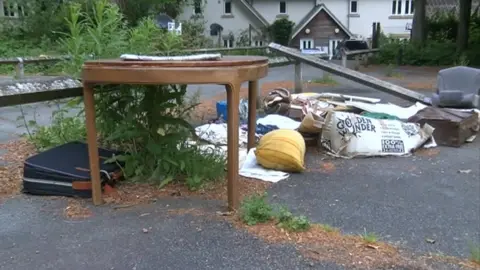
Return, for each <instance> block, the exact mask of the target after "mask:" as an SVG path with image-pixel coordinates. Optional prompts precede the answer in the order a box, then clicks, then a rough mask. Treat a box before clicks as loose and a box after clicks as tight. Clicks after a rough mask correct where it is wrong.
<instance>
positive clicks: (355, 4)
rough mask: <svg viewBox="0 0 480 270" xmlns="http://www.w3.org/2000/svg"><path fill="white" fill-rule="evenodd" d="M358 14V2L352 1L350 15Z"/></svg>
mask: <svg viewBox="0 0 480 270" xmlns="http://www.w3.org/2000/svg"><path fill="white" fill-rule="evenodd" d="M357 13H358V1H357V0H350V14H357Z"/></svg>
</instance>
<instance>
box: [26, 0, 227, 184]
mask: <svg viewBox="0 0 480 270" xmlns="http://www.w3.org/2000/svg"><path fill="white" fill-rule="evenodd" d="M67 15H68V16H67V17H66V24H67V29H68V31H67V32H64V33H62V35H61V36H62V37H61V38H60V40H59V48H60V49H61V50H62V51H63V52H64V53H66V54H68V55H70V56H71V60H69V61H65V62H63V63H61V64H60V67H61V68H62V71H63V72H65V73H66V74H69V75H71V76H79V74H80V71H81V66H82V64H83V62H84V61H85V60H88V59H96V58H111V57H118V56H119V55H120V54H122V53H125V52H130V53H152V52H158V51H159V52H162V53H163V54H166V55H167V54H174V53H175V52H177V51H178V50H180V49H182V48H184V39H183V38H182V37H181V36H177V35H175V34H172V33H169V32H166V31H164V30H162V29H160V28H158V27H157V26H156V24H155V22H154V21H153V20H152V19H151V18H149V17H146V18H144V19H142V20H140V21H139V22H138V23H137V24H136V26H134V27H130V26H129V25H128V24H126V23H125V20H124V18H123V15H122V13H121V12H120V9H119V7H118V6H117V5H115V4H112V3H110V1H108V0H99V1H96V2H95V3H94V4H93V5H92V6H91V10H89V11H88V10H87V11H86V10H84V8H83V6H82V5H81V4H79V3H72V4H70V5H69V9H68V14H67ZM98 88H99V89H98V90H100V91H97V93H98V94H97V95H96V106H97V128H98V131H99V137H100V138H99V139H100V141H101V143H102V145H103V146H105V147H112V148H117V149H120V150H123V151H124V152H125V153H126V154H125V155H121V156H116V157H114V158H113V159H111V160H109V162H120V161H121V162H124V163H125V166H124V168H123V172H124V174H125V177H126V178H127V179H129V180H131V181H141V182H148V183H155V184H158V185H160V186H163V185H165V184H168V183H170V182H172V181H184V182H185V183H186V185H187V186H188V187H189V188H190V189H192V190H195V189H198V188H201V187H202V186H203V185H204V184H205V183H208V182H209V181H215V180H218V179H222V178H223V176H224V173H225V170H224V166H225V158H224V155H223V153H222V154H219V151H215V150H213V151H204V150H201V149H200V148H199V147H196V146H195V145H194V144H192V143H188V141H189V140H191V138H192V137H194V132H193V129H192V127H191V126H190V124H189V123H188V122H187V119H189V117H190V114H191V113H192V111H193V109H194V108H195V106H196V105H197V103H196V100H189V99H186V98H185V95H186V85H167V86H127V85H108V86H102V87H98ZM106 90H115V91H106ZM80 104H81V99H74V100H72V101H70V102H69V103H68V104H66V105H65V106H64V107H63V109H64V110H68V109H71V108H72V107H75V106H78V105H80ZM63 109H62V110H59V111H58V112H56V113H55V115H54V116H53V124H52V125H51V126H49V127H38V126H37V127H36V131H34V132H31V133H30V134H29V138H30V140H31V141H32V142H34V143H35V144H36V145H37V147H38V148H39V149H46V148H49V147H53V146H56V145H58V144H61V143H64V142H65V141H69V140H72V139H75V140H77V139H84V138H85V137H84V136H85V130H84V129H83V126H84V123H83V119H84V116H83V111H82V110H80V114H79V116H66V115H65V114H64V111H63ZM24 124H26V125H27V126H30V127H35V125H36V124H35V123H33V122H24ZM79 137H82V138H79Z"/></svg>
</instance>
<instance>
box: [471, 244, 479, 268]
mask: <svg viewBox="0 0 480 270" xmlns="http://www.w3.org/2000/svg"><path fill="white" fill-rule="evenodd" d="M470 260H471V261H472V262H475V263H478V264H480V245H478V244H471V245H470Z"/></svg>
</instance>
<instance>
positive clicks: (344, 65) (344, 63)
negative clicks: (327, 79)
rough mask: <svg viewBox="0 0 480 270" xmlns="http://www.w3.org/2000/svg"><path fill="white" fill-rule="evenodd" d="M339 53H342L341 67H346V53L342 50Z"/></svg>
mask: <svg viewBox="0 0 480 270" xmlns="http://www.w3.org/2000/svg"><path fill="white" fill-rule="evenodd" d="M341 54H342V66H343V67H345V68H346V67H347V54H346V53H345V52H344V51H343V50H342V51H341Z"/></svg>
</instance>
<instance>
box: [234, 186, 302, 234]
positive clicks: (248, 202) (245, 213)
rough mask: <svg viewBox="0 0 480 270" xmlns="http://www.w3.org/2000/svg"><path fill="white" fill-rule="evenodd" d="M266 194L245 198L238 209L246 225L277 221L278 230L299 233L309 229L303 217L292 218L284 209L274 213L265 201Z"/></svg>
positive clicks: (281, 208)
mask: <svg viewBox="0 0 480 270" xmlns="http://www.w3.org/2000/svg"><path fill="white" fill-rule="evenodd" d="M266 200H267V193H264V194H254V195H251V196H249V197H247V198H245V199H244V200H243V202H242V205H241V207H240V218H241V219H242V221H243V222H244V223H245V224H247V225H250V226H251V225H256V224H258V223H265V222H268V221H270V220H272V219H273V218H276V219H277V225H278V226H279V227H280V228H283V229H286V230H288V231H290V232H301V231H306V230H308V229H310V221H309V220H308V218H307V217H305V216H294V215H293V214H292V213H291V212H290V211H289V210H288V209H287V208H286V207H280V208H279V210H278V211H274V210H273V207H272V206H271V205H270V204H269V203H268V202H267V201H266Z"/></svg>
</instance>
